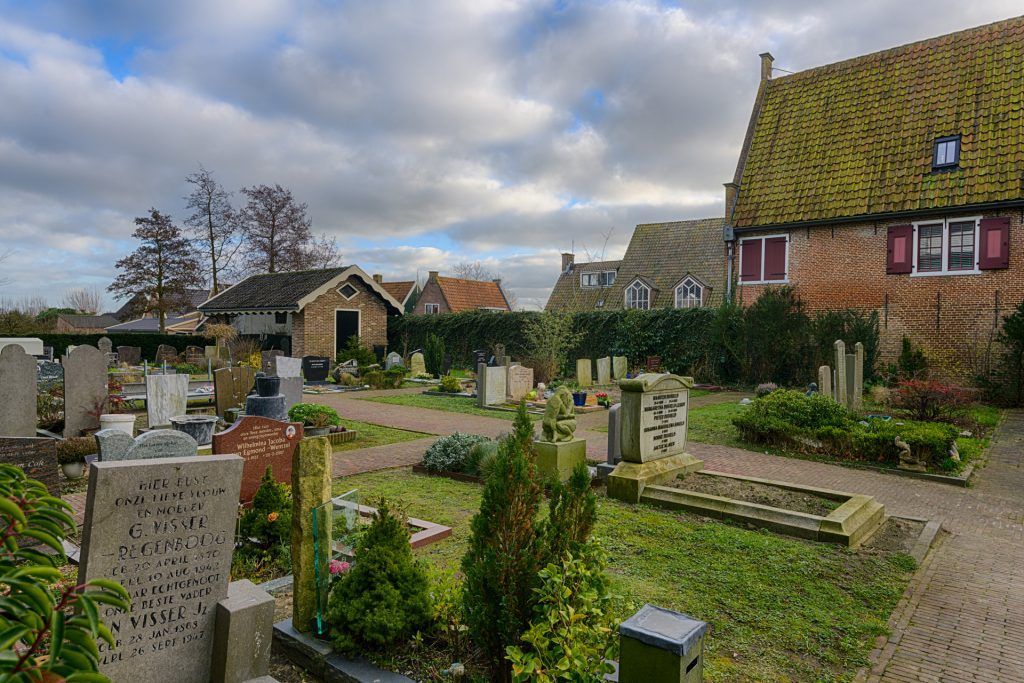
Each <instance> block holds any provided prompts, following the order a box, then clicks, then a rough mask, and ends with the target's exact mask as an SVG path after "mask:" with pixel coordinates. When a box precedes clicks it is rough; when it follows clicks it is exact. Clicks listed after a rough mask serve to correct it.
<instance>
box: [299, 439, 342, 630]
mask: <svg viewBox="0 0 1024 683" xmlns="http://www.w3.org/2000/svg"><path fill="white" fill-rule="evenodd" d="M330 500H331V444H330V442H329V441H328V440H327V439H326V438H325V437H322V436H321V437H314V438H309V439H303V440H302V441H301V442H300V443H299V447H298V448H297V449H296V451H295V460H294V461H293V463H292V536H291V554H292V575H293V576H294V580H293V582H292V626H293V627H294V628H295V630H296V631H298V632H299V633H309V632H310V631H313V630H316V632H318V633H320V632H322V629H321V628H318V611H323V610H324V609H325V608H326V606H327V592H326V590H321V588H320V587H318V585H317V580H316V578H317V577H316V572H317V570H316V562H317V559H318V558H317V555H318V554H320V555H322V556H323V558H329V555H330V547H331V525H330V524H322V523H318V524H317V528H316V533H315V534H314V530H313V508H320V511H323V509H324V508H329V507H330V506H329V505H328V504H329V503H330ZM332 512H333V511H332V510H329V509H328V510H327V515H328V516H329V515H330V514H331V513H332ZM321 521H324V520H321ZM314 545H315V546H316V548H314ZM317 549H319V552H317ZM321 559H322V558H321ZM324 564H326V562H324ZM324 569H326V567H321V571H323V570H324ZM327 583H328V582H326V581H322V582H321V586H323V587H324V588H326V586H327Z"/></svg>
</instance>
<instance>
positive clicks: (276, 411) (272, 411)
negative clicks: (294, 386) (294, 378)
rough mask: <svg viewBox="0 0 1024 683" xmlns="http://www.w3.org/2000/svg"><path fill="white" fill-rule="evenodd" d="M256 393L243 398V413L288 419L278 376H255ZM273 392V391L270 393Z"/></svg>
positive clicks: (273, 418)
mask: <svg viewBox="0 0 1024 683" xmlns="http://www.w3.org/2000/svg"><path fill="white" fill-rule="evenodd" d="M256 391H257V395H250V396H248V397H247V398H246V399H245V414H246V415H257V416H260V417H269V418H270V419H272V420H281V421H282V422H283V421H284V420H286V419H288V410H287V409H286V408H285V405H284V403H285V396H284V394H282V393H279V392H280V391H281V378H280V377H261V376H259V375H257V376H256ZM271 392H273V393H271Z"/></svg>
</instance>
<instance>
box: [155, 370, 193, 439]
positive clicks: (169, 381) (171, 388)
mask: <svg viewBox="0 0 1024 683" xmlns="http://www.w3.org/2000/svg"><path fill="white" fill-rule="evenodd" d="M187 407H188V375H148V376H147V377H146V416H147V418H148V420H149V426H150V428H152V427H164V426H166V425H169V424H171V418H172V417H176V416H178V415H184V414H185V411H186V408H187Z"/></svg>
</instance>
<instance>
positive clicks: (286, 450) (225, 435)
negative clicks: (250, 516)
mask: <svg viewBox="0 0 1024 683" xmlns="http://www.w3.org/2000/svg"><path fill="white" fill-rule="evenodd" d="M301 440H302V423H301V422H279V421H278V420H271V419H270V418H266V417H254V416H252V415H244V416H242V417H241V418H239V420H238V421H237V422H235V423H234V424H233V425H231V427H229V428H228V429H226V430H224V431H223V432H218V433H217V434H214V435H213V453H214V454H222V453H234V454H236V455H238V456H240V457H241V458H242V459H243V460H244V461H245V465H244V466H243V468H242V485H241V489H240V493H239V502H242V503H248V502H250V501H252V498H253V496H254V495H256V490H257V489H259V486H260V479H261V478H262V477H263V473H264V472H265V471H266V469H267V467H270V468H271V472H272V473H273V475H274V479H275V480H276V481H279V482H281V483H284V484H291V481H292V460H293V459H294V457H295V449H296V447H298V445H299V442H300V441H301Z"/></svg>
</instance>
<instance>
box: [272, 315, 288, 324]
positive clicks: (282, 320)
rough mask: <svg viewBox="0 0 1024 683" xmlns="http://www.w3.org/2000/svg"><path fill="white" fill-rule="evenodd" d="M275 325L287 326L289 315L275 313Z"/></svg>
mask: <svg viewBox="0 0 1024 683" xmlns="http://www.w3.org/2000/svg"><path fill="white" fill-rule="evenodd" d="M274 323H275V324H277V325H287V324H288V314H287V313H275V314H274Z"/></svg>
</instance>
